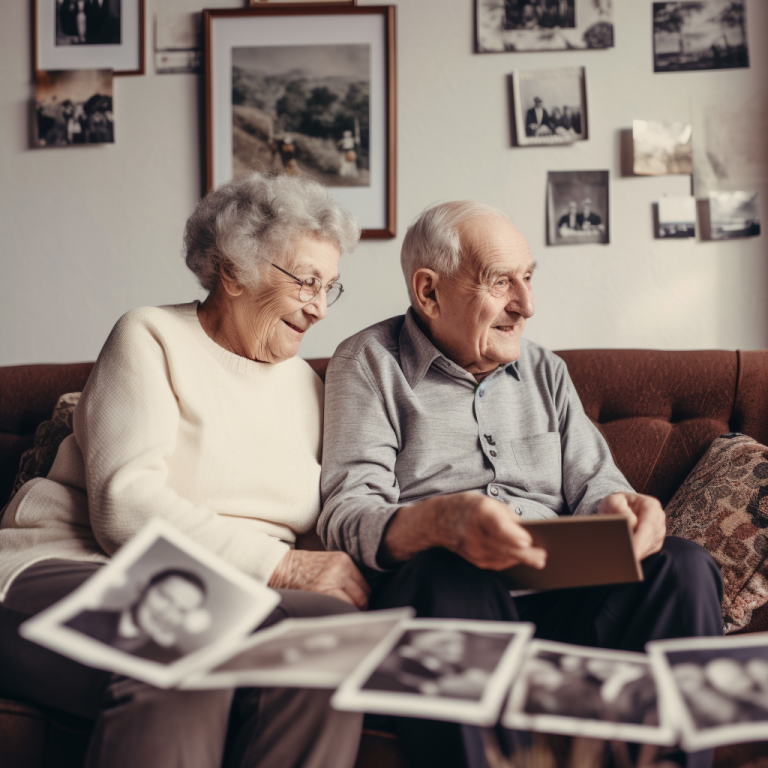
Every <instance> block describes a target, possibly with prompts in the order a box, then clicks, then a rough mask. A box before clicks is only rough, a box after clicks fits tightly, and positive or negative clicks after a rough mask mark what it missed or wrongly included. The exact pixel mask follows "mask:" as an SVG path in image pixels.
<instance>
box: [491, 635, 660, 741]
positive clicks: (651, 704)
mask: <svg viewBox="0 0 768 768" xmlns="http://www.w3.org/2000/svg"><path fill="white" fill-rule="evenodd" d="M659 698H660V697H659V695H658V692H657V687H656V681H655V680H654V677H653V672H652V669H651V665H650V660H649V659H648V657H647V656H646V655H645V654H641V653H628V652H625V651H604V650H599V649H597V648H586V647H583V646H576V645H567V644H565V643H554V642H548V641H544V640H534V641H532V642H531V644H530V645H529V647H528V649H527V650H526V654H525V659H524V660H523V663H522V665H521V668H520V672H519V674H518V676H517V679H516V680H515V682H514V684H513V686H512V692H511V694H510V697H509V703H508V705H507V709H506V710H505V712H504V716H503V718H502V724H503V725H504V726H506V727H508V728H517V729H528V730H532V731H541V732H544V733H562V734H571V735H577V736H589V737H592V738H598V739H620V740H627V741H635V742H639V743H646V744H659V745H664V744H672V743H674V740H675V732H674V728H673V727H672V726H671V725H669V724H663V720H662V718H661V717H660V713H659V708H660V701H659Z"/></svg>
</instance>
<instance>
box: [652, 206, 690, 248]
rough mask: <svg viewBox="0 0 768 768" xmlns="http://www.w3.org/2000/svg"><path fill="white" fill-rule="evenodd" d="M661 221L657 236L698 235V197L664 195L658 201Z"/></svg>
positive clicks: (662, 237)
mask: <svg viewBox="0 0 768 768" xmlns="http://www.w3.org/2000/svg"><path fill="white" fill-rule="evenodd" d="M658 211H659V223H658V230H657V232H656V237H658V238H661V239H666V238H691V237H696V198H695V197H662V198H661V200H659V202H658Z"/></svg>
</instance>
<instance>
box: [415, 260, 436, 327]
mask: <svg viewBox="0 0 768 768" xmlns="http://www.w3.org/2000/svg"><path fill="white" fill-rule="evenodd" d="M438 280H439V278H438V276H437V272H433V271H432V270H431V269H427V268H426V267H421V268H420V269H417V270H416V271H415V272H414V273H413V275H411V290H412V292H413V295H414V298H415V300H416V309H417V310H419V311H420V312H421V313H422V314H423V315H424V316H425V317H427V318H429V319H430V320H435V319H437V318H438V317H439V316H440V302H439V299H438V293H437V283H438Z"/></svg>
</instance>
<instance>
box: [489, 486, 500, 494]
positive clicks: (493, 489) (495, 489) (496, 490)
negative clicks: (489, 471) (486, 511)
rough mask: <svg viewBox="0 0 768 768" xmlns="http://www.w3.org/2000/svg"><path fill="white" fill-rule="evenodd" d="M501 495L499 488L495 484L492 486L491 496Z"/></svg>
mask: <svg viewBox="0 0 768 768" xmlns="http://www.w3.org/2000/svg"><path fill="white" fill-rule="evenodd" d="M498 495H499V489H498V488H497V487H496V486H495V485H492V486H491V496H498Z"/></svg>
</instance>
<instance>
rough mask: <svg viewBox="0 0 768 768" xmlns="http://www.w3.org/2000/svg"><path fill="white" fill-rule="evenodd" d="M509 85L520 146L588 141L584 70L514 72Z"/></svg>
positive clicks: (516, 134) (570, 68)
mask: <svg viewBox="0 0 768 768" xmlns="http://www.w3.org/2000/svg"><path fill="white" fill-rule="evenodd" d="M512 84H513V102H514V128H515V130H514V134H515V138H516V143H517V144H518V145H519V146H528V145H537V144H571V143H573V142H574V141H583V140H584V139H586V138H588V135H589V134H588V129H587V96H586V82H585V73H584V67H561V68H558V69H528V70H515V71H514V72H513V73H512Z"/></svg>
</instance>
